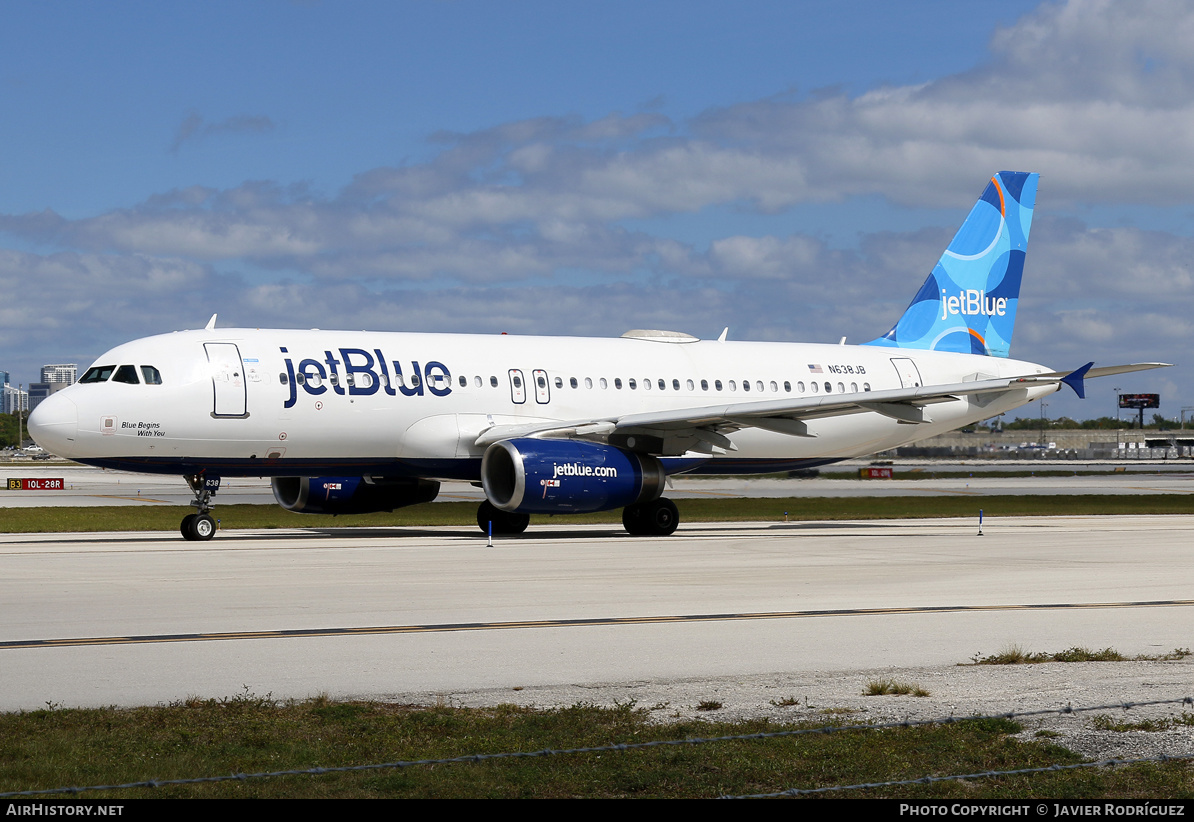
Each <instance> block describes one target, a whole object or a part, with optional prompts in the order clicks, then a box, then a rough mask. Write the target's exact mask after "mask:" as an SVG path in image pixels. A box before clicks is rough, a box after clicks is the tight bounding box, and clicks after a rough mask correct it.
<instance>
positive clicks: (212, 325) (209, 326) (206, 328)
mask: <svg viewBox="0 0 1194 822" xmlns="http://www.w3.org/2000/svg"><path fill="white" fill-rule="evenodd" d="M217 316H218V315H216V314H212V315H211V319H210V320H208V321H207V325H205V326H203V330H204V331H211V330H212V329H213V328H215V327H216V317H217Z"/></svg>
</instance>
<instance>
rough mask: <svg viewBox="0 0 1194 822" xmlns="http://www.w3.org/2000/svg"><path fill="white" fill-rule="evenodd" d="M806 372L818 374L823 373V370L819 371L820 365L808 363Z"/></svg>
mask: <svg viewBox="0 0 1194 822" xmlns="http://www.w3.org/2000/svg"><path fill="white" fill-rule="evenodd" d="M808 373H810V374H820V373H823V372H822V371H821V366H819V365H809V367H808Z"/></svg>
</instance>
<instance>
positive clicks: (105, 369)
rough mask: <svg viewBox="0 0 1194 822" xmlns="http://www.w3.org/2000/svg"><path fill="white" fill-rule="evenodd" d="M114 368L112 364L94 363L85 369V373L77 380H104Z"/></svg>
mask: <svg viewBox="0 0 1194 822" xmlns="http://www.w3.org/2000/svg"><path fill="white" fill-rule="evenodd" d="M115 370H116V366H114V365H94V366H92V367H91V368H88V369H87V373H86V374H84V375H83V376H82V377H81V378H80V379H79V382H105V381H107V379H108V377H110V376H112V372H113V371H115Z"/></svg>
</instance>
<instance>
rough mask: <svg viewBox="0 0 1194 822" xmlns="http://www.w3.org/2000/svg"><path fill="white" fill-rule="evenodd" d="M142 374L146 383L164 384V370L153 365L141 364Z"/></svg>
mask: <svg viewBox="0 0 1194 822" xmlns="http://www.w3.org/2000/svg"><path fill="white" fill-rule="evenodd" d="M141 376H142V377H143V378H144V379H145V384H146V385H161V384H162V372H160V371H158V370H157V369H156V368H154V367H153V366H152V365H143V366H141Z"/></svg>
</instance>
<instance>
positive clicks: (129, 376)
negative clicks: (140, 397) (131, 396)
mask: <svg viewBox="0 0 1194 822" xmlns="http://www.w3.org/2000/svg"><path fill="white" fill-rule="evenodd" d="M112 382H127V383H129V384H130V385H139V384H140V382H141V381H140V380H139V379H137V369H136V367H135V366H132V365H122V366H120V367H119V368H117V369H116V373H115V374H113V375H112Z"/></svg>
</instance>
